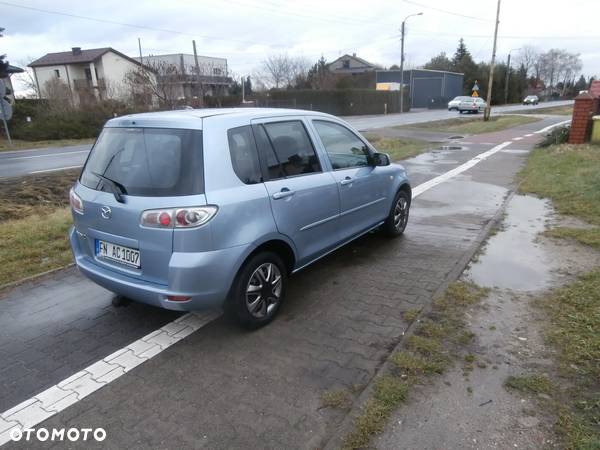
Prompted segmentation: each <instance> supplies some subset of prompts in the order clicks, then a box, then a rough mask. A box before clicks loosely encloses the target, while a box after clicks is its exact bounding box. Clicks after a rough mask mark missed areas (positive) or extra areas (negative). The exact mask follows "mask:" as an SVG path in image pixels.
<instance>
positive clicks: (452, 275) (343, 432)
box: [321, 185, 518, 450]
mask: <svg viewBox="0 0 600 450" xmlns="http://www.w3.org/2000/svg"><path fill="white" fill-rule="evenodd" d="M517 191H518V185H517V187H516V188H515V189H514V190H511V191H509V192H508V194H507V195H506V197H505V199H504V201H503V202H502V205H501V206H500V208H498V211H496V213H495V214H494V216H493V217H492V218H491V219H490V220H489V222H488V223H487V224H486V225H485V226H484V227H483V229H482V230H481V231H480V233H479V235H478V236H477V238H476V239H475V242H473V244H472V245H471V247H470V248H469V249H468V250H467V252H466V253H465V254H464V255H463V257H462V258H461V259H459V260H458V262H457V263H456V265H455V266H454V268H453V269H452V270H451V271H450V272H449V273H448V275H447V276H446V278H445V280H444V282H443V283H442V285H441V286H440V287H439V288H438V289H437V290H436V291H435V292H434V293H433V295H432V297H431V298H432V299H434V298H437V297H439V296H440V295H441V294H443V293H444V291H445V290H446V288H447V287H448V285H449V284H450V283H452V282H454V281H456V280H457V279H458V278H459V277H460V275H461V274H462V273H463V272H464V270H465V269H466V268H467V266H468V265H469V262H470V261H471V259H473V256H475V254H476V253H477V252H478V251H479V249H480V248H481V246H482V244H483V243H484V242H485V241H486V239H487V238H488V237H489V234H490V230H491V229H492V228H493V227H494V226H496V225H497V224H498V223H499V222H500V221H501V220H502V218H503V216H504V212H505V211H506V207H507V206H508V204H509V203H510V201H511V200H512V198H513V197H514V196H515V195H516V193H517ZM431 306H432V302H430V303H429V304H428V305H426V306H425V307H423V309H421V311H420V312H419V315H418V316H417V317H416V318H415V319H414V320H413V321H412V323H411V324H410V325H409V326H408V328H407V329H406V332H405V333H404V335H403V336H402V338H401V339H400V342H399V343H398V344H397V345H396V346H395V347H394V348H393V350H392V351H391V352H390V353H389V355H388V358H387V359H386V360H385V362H384V363H383V364H382V365H381V366H380V367H379V368H378V369H377V371H376V372H375V375H373V377H372V378H371V380H370V381H369V384H368V385H367V386H366V388H365V389H364V390H363V392H362V393H361V394H360V395H359V397H358V398H357V399H356V401H355V402H354V404H353V406H352V409H351V410H350V411H349V412H348V414H346V417H345V418H344V420H343V421H342V423H341V424H340V425H339V426H338V427H337V431H335V432H334V433H333V434H332V436H331V437H329V438H327V439H326V440H325V441H324V444H323V446H322V447H321V448H322V449H323V450H337V449H339V448H341V447H342V444H343V441H344V438H345V437H346V436H347V435H348V434H349V432H350V431H351V430H352V429H353V428H354V420H355V419H356V417H358V416H359V415H360V413H361V412H362V410H363V407H364V405H365V403H366V402H367V400H369V399H370V398H371V394H372V392H373V386H374V385H375V382H376V381H377V380H378V379H380V378H381V377H382V376H384V375H385V374H387V373H388V372H389V371H390V370H391V369H392V368H393V366H392V363H391V362H390V361H389V356H390V355H392V354H394V353H396V352H398V351H400V350H402V349H403V347H404V343H405V342H406V338H407V337H408V336H411V335H413V334H414V332H415V328H416V327H415V324H416V323H418V322H419V319H420V318H421V317H423V316H424V315H426V314H427V313H429V312H430V311H431Z"/></svg>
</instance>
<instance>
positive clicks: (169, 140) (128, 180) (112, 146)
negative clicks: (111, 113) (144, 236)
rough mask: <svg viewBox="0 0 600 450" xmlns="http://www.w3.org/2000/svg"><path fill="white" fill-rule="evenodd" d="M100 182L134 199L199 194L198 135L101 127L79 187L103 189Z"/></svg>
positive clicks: (201, 190) (201, 189) (201, 182)
mask: <svg viewBox="0 0 600 450" xmlns="http://www.w3.org/2000/svg"><path fill="white" fill-rule="evenodd" d="M103 178H104V179H108V180H110V181H113V182H114V183H115V184H118V185H120V186H122V187H123V188H124V189H125V190H126V193H127V194H129V195H136V196H148V197H169V196H181V195H193V194H202V193H204V177H203V167H202V131H200V130H180V129H171V128H105V129H104V130H103V131H102V133H101V134H100V137H99V138H98V141H97V142H96V144H95V145H94V148H93V149H92V151H91V153H90V156H89V158H88V160H87V162H86V164H85V167H84V169H83V172H82V174H81V178H80V182H81V184H83V185H84V186H87V187H89V188H91V189H97V190H109V188H110V184H107V183H104V182H103Z"/></svg>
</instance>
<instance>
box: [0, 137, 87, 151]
mask: <svg viewBox="0 0 600 450" xmlns="http://www.w3.org/2000/svg"><path fill="white" fill-rule="evenodd" d="M12 143H13V145H12V147H10V146H9V145H8V141H7V140H6V139H0V152H6V151H12V150H26V149H30V148H44V147H69V146H72V145H84V144H93V143H94V139H57V140H53V141H21V140H19V139H13V140H12Z"/></svg>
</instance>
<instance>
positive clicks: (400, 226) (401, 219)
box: [382, 191, 410, 237]
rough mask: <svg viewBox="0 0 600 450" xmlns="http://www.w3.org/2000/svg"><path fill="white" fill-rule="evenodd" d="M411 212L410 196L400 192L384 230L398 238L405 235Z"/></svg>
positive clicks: (395, 198)
mask: <svg viewBox="0 0 600 450" xmlns="http://www.w3.org/2000/svg"><path fill="white" fill-rule="evenodd" d="M409 210H410V196H409V194H408V192H406V191H398V193H397V194H396V197H394V202H393V203H392V209H391V210H390V213H389V214H388V217H387V219H386V220H385V222H384V224H383V226H382V230H383V232H384V233H385V234H386V235H388V236H390V237H396V236H400V235H401V234H402V233H404V230H405V229H406V224H407V223H408V214H409Z"/></svg>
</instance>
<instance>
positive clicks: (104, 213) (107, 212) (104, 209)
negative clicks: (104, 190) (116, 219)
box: [100, 206, 112, 219]
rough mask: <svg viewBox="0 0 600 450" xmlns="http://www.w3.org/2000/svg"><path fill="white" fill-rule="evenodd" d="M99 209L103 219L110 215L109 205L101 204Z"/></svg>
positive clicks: (108, 217)
mask: <svg viewBox="0 0 600 450" xmlns="http://www.w3.org/2000/svg"><path fill="white" fill-rule="evenodd" d="M100 211H101V214H102V217H103V218H104V219H110V216H111V214H112V210H111V209H110V207H109V206H103V207H102V209H101V210H100Z"/></svg>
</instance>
